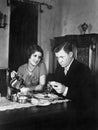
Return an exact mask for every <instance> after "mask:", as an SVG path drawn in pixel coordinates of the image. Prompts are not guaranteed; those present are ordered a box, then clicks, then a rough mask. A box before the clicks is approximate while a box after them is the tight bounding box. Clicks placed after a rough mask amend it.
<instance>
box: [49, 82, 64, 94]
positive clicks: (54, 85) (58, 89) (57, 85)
mask: <svg viewBox="0 0 98 130" xmlns="http://www.w3.org/2000/svg"><path fill="white" fill-rule="evenodd" d="M48 84H50V85H51V86H52V88H53V89H55V90H56V92H57V93H59V94H63V93H64V92H65V89H66V86H65V85H63V84H61V83H59V82H55V81H51V82H49V83H48Z"/></svg>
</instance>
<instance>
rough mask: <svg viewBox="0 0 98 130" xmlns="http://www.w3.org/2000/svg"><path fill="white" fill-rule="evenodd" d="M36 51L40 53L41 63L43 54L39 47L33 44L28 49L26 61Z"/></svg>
mask: <svg viewBox="0 0 98 130" xmlns="http://www.w3.org/2000/svg"><path fill="white" fill-rule="evenodd" d="M36 51H38V52H40V53H41V54H42V56H41V61H42V59H43V56H44V53H43V50H42V48H41V47H40V46H39V45H36V44H33V45H32V46H30V47H29V48H28V51H27V54H28V59H29V58H30V57H31V55H32V54H34V53H35V52H36Z"/></svg>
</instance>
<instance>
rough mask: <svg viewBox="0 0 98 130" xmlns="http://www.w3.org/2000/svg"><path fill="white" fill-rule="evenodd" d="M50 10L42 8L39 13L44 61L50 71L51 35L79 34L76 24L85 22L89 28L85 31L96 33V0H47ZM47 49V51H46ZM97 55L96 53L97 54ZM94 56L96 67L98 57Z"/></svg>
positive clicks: (97, 21)
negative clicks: (50, 6) (41, 11)
mask: <svg viewBox="0 0 98 130" xmlns="http://www.w3.org/2000/svg"><path fill="white" fill-rule="evenodd" d="M47 1H48V4H52V5H53V8H52V10H47V9H46V8H44V12H43V13H42V14H41V25H40V26H41V33H40V34H41V45H42V47H43V49H44V51H45V62H46V65H47V68H48V71H49V72H52V64H53V57H52V56H51V54H52V53H51V51H50V43H51V40H50V39H52V38H53V37H55V36H63V35H66V34H80V31H79V29H78V26H79V25H80V24H83V23H84V22H86V23H87V24H91V28H90V29H89V30H88V31H87V32H86V33H98V26H97V25H98V0H93V1H92V0H74V1H73V0H54V1H53V0H47ZM47 50H48V51H47ZM97 57H98V55H97ZM97 57H96V69H98V67H97V61H98V58H97Z"/></svg>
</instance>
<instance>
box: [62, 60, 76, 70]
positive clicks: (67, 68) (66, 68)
mask: <svg viewBox="0 0 98 130" xmlns="http://www.w3.org/2000/svg"><path fill="white" fill-rule="evenodd" d="M73 60H74V58H73V59H72V60H71V62H70V64H69V65H68V66H67V67H65V68H64V70H66V71H68V70H69V68H70V66H71V64H72V62H73Z"/></svg>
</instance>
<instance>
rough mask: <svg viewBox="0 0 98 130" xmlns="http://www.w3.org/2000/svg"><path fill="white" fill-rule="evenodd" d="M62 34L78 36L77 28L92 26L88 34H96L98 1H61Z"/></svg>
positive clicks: (97, 30)
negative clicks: (83, 24) (86, 25)
mask: <svg viewBox="0 0 98 130" xmlns="http://www.w3.org/2000/svg"><path fill="white" fill-rule="evenodd" d="M61 3H62V20H61V21H62V33H61V35H65V34H73V33H74V34H79V33H80V32H79V30H78V26H79V25H80V24H82V23H84V22H86V23H87V24H91V25H92V29H91V31H90V33H97V32H98V27H97V25H98V0H93V1H92V0H74V1H73V0H62V1H61Z"/></svg>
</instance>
